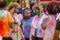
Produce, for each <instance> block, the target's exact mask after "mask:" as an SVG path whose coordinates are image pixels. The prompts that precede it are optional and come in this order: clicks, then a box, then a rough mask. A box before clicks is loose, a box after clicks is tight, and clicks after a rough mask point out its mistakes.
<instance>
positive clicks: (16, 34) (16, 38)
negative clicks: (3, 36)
mask: <svg viewBox="0 0 60 40" xmlns="http://www.w3.org/2000/svg"><path fill="white" fill-rule="evenodd" d="M18 6H19V4H18V3H16V2H12V3H10V4H9V6H8V10H9V12H10V13H11V15H12V17H13V19H14V23H13V26H12V27H10V29H11V30H10V31H11V37H12V38H13V40H21V39H22V37H23V34H22V30H21V28H20V24H21V20H22V15H21V14H18V13H17V11H18Z"/></svg>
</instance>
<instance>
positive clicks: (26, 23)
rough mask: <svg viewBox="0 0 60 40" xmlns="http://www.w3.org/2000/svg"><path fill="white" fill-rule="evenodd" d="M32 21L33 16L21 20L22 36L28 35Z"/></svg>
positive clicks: (27, 36)
mask: <svg viewBox="0 0 60 40" xmlns="http://www.w3.org/2000/svg"><path fill="white" fill-rule="evenodd" d="M32 21H33V17H31V18H30V19H27V20H22V27H23V32H24V36H25V37H26V38H29V37H30V30H31V25H32Z"/></svg>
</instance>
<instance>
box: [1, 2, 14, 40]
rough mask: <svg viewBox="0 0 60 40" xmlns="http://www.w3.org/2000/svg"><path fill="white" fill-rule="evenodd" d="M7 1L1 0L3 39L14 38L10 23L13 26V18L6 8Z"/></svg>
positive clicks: (10, 39)
mask: <svg viewBox="0 0 60 40" xmlns="http://www.w3.org/2000/svg"><path fill="white" fill-rule="evenodd" d="M5 6H6V2H4V1H0V37H1V36H2V40H12V38H11V35H10V29H9V25H11V26H12V23H13V21H14V20H13V18H12V16H11V15H10V12H8V11H6V9H5Z"/></svg>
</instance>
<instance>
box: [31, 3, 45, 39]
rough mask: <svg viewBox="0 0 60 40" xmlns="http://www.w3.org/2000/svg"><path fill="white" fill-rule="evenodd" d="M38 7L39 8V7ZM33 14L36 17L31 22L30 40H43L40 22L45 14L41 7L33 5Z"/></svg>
mask: <svg viewBox="0 0 60 40" xmlns="http://www.w3.org/2000/svg"><path fill="white" fill-rule="evenodd" d="M39 6H40V7H39ZM34 7H35V10H34V11H35V14H36V16H35V17H34V19H33V22H32V28H31V33H30V40H43V37H44V30H43V29H42V26H41V24H42V20H43V19H44V18H45V14H44V11H43V12H42V10H43V6H42V5H41V4H40V5H35V6H34Z"/></svg>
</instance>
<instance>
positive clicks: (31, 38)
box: [30, 27, 34, 40]
mask: <svg viewBox="0 0 60 40" xmlns="http://www.w3.org/2000/svg"><path fill="white" fill-rule="evenodd" d="M33 30H34V28H33V27H32V28H31V31H30V40H32V33H33Z"/></svg>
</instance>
